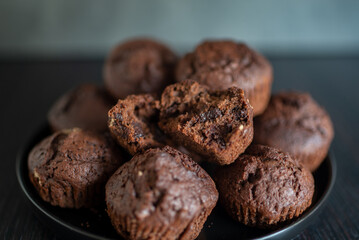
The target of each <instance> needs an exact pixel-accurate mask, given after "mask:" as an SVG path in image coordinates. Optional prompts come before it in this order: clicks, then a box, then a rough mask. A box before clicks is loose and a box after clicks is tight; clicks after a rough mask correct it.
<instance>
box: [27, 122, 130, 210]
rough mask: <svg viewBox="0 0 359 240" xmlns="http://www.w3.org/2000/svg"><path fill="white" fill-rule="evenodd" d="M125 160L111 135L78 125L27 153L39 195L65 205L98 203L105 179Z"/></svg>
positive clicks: (102, 193)
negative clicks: (84, 128)
mask: <svg viewBox="0 0 359 240" xmlns="http://www.w3.org/2000/svg"><path fill="white" fill-rule="evenodd" d="M122 163H123V158H122V155H121V152H119V149H118V147H116V145H115V144H114V143H113V142H112V141H111V139H110V137H109V136H108V137H107V136H105V135H100V134H97V133H92V132H89V131H84V130H80V129H78V128H75V129H68V130H63V131H59V132H56V133H54V134H52V135H51V136H49V137H47V138H45V139H44V140H42V141H41V142H40V143H39V144H37V145H36V146H35V147H34V148H33V149H32V151H31V152H30V154H29V157H28V168H29V176H30V180H31V182H32V184H33V185H34V186H35V189H36V190H37V192H38V193H39V195H40V197H41V198H42V199H43V200H44V201H46V202H49V203H50V204H51V205H53V206H60V207H63V208H81V207H93V206H96V205H98V204H99V203H100V202H101V201H103V200H104V187H105V184H106V181H107V180H108V178H109V177H110V176H111V175H112V173H113V172H114V171H116V169H117V168H118V167H119V166H120V165H121V164H122Z"/></svg>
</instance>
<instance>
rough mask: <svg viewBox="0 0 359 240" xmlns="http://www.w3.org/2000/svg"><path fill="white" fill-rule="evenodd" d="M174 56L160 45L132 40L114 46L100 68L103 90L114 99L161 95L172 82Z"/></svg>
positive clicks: (152, 41) (151, 41)
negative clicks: (142, 94) (102, 73)
mask: <svg viewBox="0 0 359 240" xmlns="http://www.w3.org/2000/svg"><path fill="white" fill-rule="evenodd" d="M176 60H177V58H176V56H175V54H174V53H173V52H172V51H171V50H170V49H169V48H168V47H167V46H165V45H164V44H162V43H160V42H156V41H154V40H150V39H134V40H131V41H127V42H125V43H122V44H120V45H118V46H116V47H115V48H114V49H113V50H112V51H111V52H110V54H109V56H108V58H107V60H106V63H105V67H104V81H105V85H106V88H107V90H108V91H109V92H110V93H111V95H112V96H113V97H115V98H121V99H123V98H125V97H127V96H128V95H131V94H139V93H154V94H160V93H161V91H162V90H163V89H164V88H165V86H167V85H168V84H170V83H171V82H172V81H173V79H174V76H173V75H174V74H173V72H174V66H175V64H176Z"/></svg>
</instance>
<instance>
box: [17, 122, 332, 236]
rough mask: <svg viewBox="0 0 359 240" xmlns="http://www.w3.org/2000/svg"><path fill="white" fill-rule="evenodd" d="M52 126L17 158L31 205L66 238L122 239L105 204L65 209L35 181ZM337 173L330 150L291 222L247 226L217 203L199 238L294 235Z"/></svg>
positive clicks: (322, 199) (313, 214) (314, 210)
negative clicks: (31, 158) (41, 145)
mask: <svg viewBox="0 0 359 240" xmlns="http://www.w3.org/2000/svg"><path fill="white" fill-rule="evenodd" d="M50 134H51V132H50V130H49V128H48V126H44V127H42V128H40V129H39V131H37V132H36V133H35V134H34V136H32V137H31V139H29V141H27V144H26V146H24V148H22V150H21V151H20V153H19V155H18V157H17V160H16V174H17V178H18V181H19V183H20V186H21V189H22V190H23V192H24V194H25V195H26V197H27V198H28V199H29V202H30V205H31V206H33V207H34V209H35V213H36V214H37V216H38V217H39V219H40V220H41V221H43V223H44V224H45V225H48V226H50V227H51V228H52V229H53V230H55V232H56V233H57V234H58V235H59V236H62V237H64V238H65V239H69V238H70V239H119V238H120V237H119V236H118V235H117V234H116V232H115V231H114V229H113V228H112V226H111V223H110V220H109V219H108V217H107V214H106V212H105V206H103V207H101V208H100V209H92V210H88V209H80V210H74V209H63V208H60V207H54V206H51V205H50V204H48V203H46V202H44V201H42V199H41V198H40V197H39V195H38V194H37V192H36V190H35V189H34V187H33V186H32V185H31V183H30V180H29V177H28V170H27V156H28V153H29V152H30V150H31V149H32V147H33V146H34V145H35V144H36V143H38V142H39V141H40V140H42V139H43V138H45V137H46V136H48V135H50ZM335 176H336V163H335V159H334V156H333V153H330V154H329V155H328V156H327V158H326V159H325V160H324V162H323V163H322V165H321V166H320V167H319V168H318V170H317V171H316V172H315V173H314V178H315V193H314V198H313V203H312V205H311V207H310V208H309V209H307V210H306V211H305V213H304V214H302V215H301V216H300V217H299V218H297V219H295V220H294V221H292V222H290V223H287V224H286V225H284V226H282V227H281V228H279V229H270V230H262V229H257V228H250V227H246V226H244V225H242V224H240V223H238V222H235V221H234V220H232V219H231V218H229V217H228V216H227V215H226V213H225V212H224V210H223V209H222V208H221V207H220V206H217V207H216V208H215V209H214V210H213V212H212V214H211V215H210V216H209V218H208V219H207V222H206V223H205V224H204V227H203V230H202V232H201V234H200V236H199V239H238V238H241V239H269V238H270V239H276V238H277V239H278V238H289V237H294V236H295V235H297V234H298V233H299V232H301V231H302V230H303V229H304V228H305V227H306V226H307V225H308V224H309V223H311V222H312V220H313V218H315V217H317V216H318V213H319V212H320V210H321V209H322V208H323V205H324V202H325V200H326V199H327V198H328V196H329V193H330V191H331V189H332V188H333V185H334V181H335Z"/></svg>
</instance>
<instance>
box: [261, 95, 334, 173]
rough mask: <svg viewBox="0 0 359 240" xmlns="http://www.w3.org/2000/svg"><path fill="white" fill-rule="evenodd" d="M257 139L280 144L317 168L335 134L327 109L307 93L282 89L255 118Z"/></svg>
mask: <svg viewBox="0 0 359 240" xmlns="http://www.w3.org/2000/svg"><path fill="white" fill-rule="evenodd" d="M254 128H255V131H254V142H255V143H258V144H263V145H268V146H272V147H275V148H279V149H281V150H283V151H285V152H288V153H289V154H291V155H292V156H293V157H294V158H296V159H297V160H299V161H300V162H301V163H302V164H303V165H304V166H305V167H307V168H308V169H310V170H311V171H314V170H315V169H316V168H317V167H318V166H319V165H320V163H321V162H322V161H323V160H324V158H325V156H326V155H327V152H328V150H329V146H330V143H331V141H332V139H333V136H334V130H333V124H332V122H331V120H330V117H329V115H328V114H327V112H326V111H325V110H324V109H323V108H322V107H321V106H319V105H318V104H317V103H316V102H315V101H314V99H313V98H312V97H311V96H310V95H309V94H308V93H302V92H280V93H278V94H275V95H273V96H272V97H271V100H270V102H269V105H268V107H267V109H266V111H265V112H264V113H263V114H262V115H260V116H258V117H257V118H255V119H254Z"/></svg>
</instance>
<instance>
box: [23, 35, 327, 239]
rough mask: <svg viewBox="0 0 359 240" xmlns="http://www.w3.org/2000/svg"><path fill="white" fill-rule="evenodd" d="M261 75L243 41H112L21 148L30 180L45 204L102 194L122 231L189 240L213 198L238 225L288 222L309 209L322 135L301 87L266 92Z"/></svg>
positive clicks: (318, 115) (268, 75)
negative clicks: (88, 78) (182, 48)
mask: <svg viewBox="0 0 359 240" xmlns="http://www.w3.org/2000/svg"><path fill="white" fill-rule="evenodd" d="M272 75H273V74H272V68H271V65H270V64H269V62H268V61H267V60H266V59H265V58H264V57H263V56H261V55H260V54H258V53H256V52H255V51H253V50H252V49H250V48H248V47H247V46H246V45H245V44H243V43H236V42H233V41H206V42H203V43H201V44H200V45H198V46H197V47H196V48H195V50H194V51H193V52H191V53H188V54H186V55H185V56H184V57H182V58H181V59H179V60H178V58H177V57H176V55H175V54H174V53H173V52H172V51H171V50H170V49H169V48H168V47H166V46H165V45H164V44H162V43H159V42H157V41H154V40H149V39H136V40H131V41H128V42H125V43H123V44H120V45H119V46H117V47H116V48H114V49H113V50H112V51H111V53H110V55H109V57H108V58H107V61H106V63H105V67H104V86H96V85H92V84H83V85H81V86H78V87H77V88H75V89H73V90H71V91H70V92H68V93H66V94H65V95H63V96H62V97H61V98H60V99H59V100H58V101H57V102H56V103H55V104H54V105H53V107H52V108H51V109H50V111H49V114H48V121H49V124H50V126H51V128H52V130H53V131H54V133H53V134H52V135H51V136H49V137H47V138H45V139H44V140H43V141H42V142H40V143H39V144H38V145H36V146H35V147H34V148H33V150H32V151H31V152H30V154H29V158H28V167H29V176H30V180H31V182H32V183H33V185H34V186H35V188H36V190H37V191H38V193H39V195H40V196H41V198H42V199H43V200H44V201H47V202H49V203H50V204H52V205H54V206H59V207H64V208H82V207H83V208H90V207H96V206H98V205H99V204H101V202H104V201H105V202H106V205H107V212H108V216H109V218H110V219H111V222H112V225H113V227H114V228H115V229H116V231H117V232H118V233H119V234H120V235H121V236H123V237H124V238H126V239H195V238H196V237H197V236H198V235H199V233H200V231H201V229H202V227H203V224H204V222H205V221H206V219H207V217H208V216H209V214H210V213H211V211H212V209H213V208H214V207H215V206H216V204H217V200H218V198H219V200H220V203H221V205H222V206H223V208H224V209H225V210H226V211H227V212H228V214H229V216H231V217H232V218H233V219H235V220H237V221H239V222H240V223H242V224H245V225H248V226H252V227H260V228H268V227H273V226H278V224H280V223H285V222H287V221H290V220H291V219H293V218H295V217H298V216H299V215H300V214H302V213H303V212H304V211H305V210H306V209H307V208H308V207H309V206H310V205H311V202H312V198H313V194H314V179H313V176H312V172H314V171H315V170H316V169H317V168H318V166H319V165H320V164H321V162H322V161H323V160H324V158H325V157H326V155H327V152H328V149H329V146H330V143H331V141H332V139H333V135H334V133H333V126H332V123H331V120H330V118H329V116H328V114H327V113H326V111H325V110H324V109H323V108H322V107H320V106H319V105H318V104H317V103H316V102H315V101H314V100H313V99H312V98H311V96H310V95H309V94H308V93H300V92H280V93H278V94H275V95H272V96H271V85H272V80H273V77H272ZM129 154H130V155H131V156H132V159H130V160H129V158H130V157H129ZM208 162H209V164H210V165H211V166H212V168H211V169H212V171H211V174H210V175H209V174H208V173H207V172H206V171H205V170H204V169H203V168H202V167H201V165H202V166H204V165H205V166H208V165H209V164H207V163H208ZM203 163H206V164H204V165H203ZM213 166H215V168H214V169H213ZM212 178H213V179H214V180H212Z"/></svg>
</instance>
